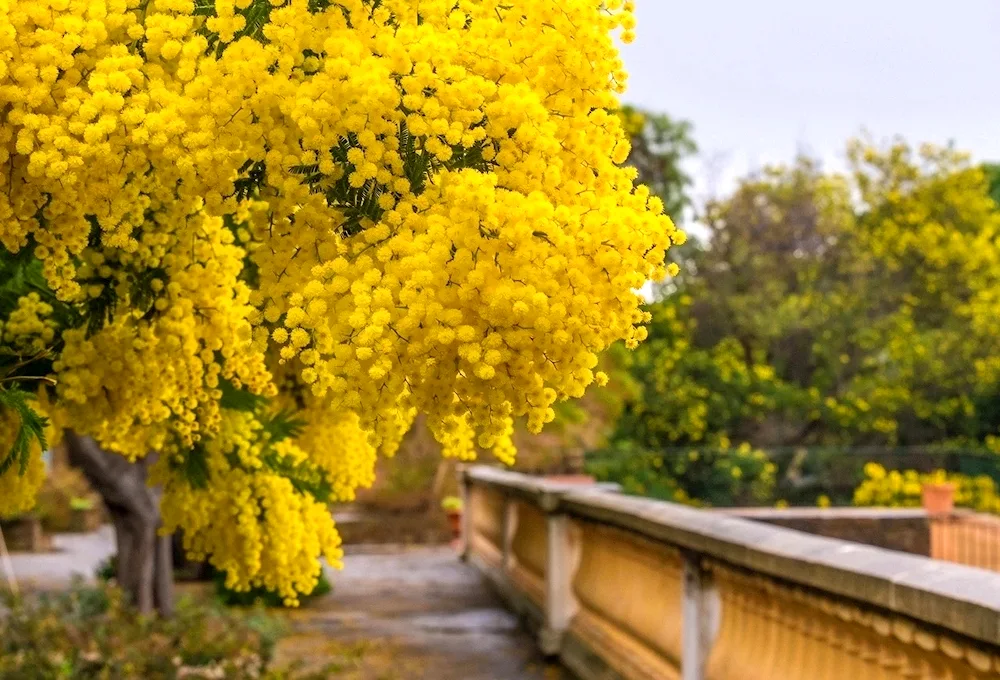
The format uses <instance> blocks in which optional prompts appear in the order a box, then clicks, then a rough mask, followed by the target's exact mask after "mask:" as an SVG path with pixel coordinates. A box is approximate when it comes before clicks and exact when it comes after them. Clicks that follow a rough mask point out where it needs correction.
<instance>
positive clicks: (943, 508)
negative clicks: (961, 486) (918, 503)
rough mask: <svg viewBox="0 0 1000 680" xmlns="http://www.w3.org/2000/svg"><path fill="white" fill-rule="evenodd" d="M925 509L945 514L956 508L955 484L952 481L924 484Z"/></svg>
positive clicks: (923, 498)
mask: <svg viewBox="0 0 1000 680" xmlns="http://www.w3.org/2000/svg"><path fill="white" fill-rule="evenodd" d="M922 500H923V505H924V510H926V511H927V512H929V513H934V514H943V513H949V512H951V511H952V510H954V509H955V485H954V484H952V483H950V482H945V483H937V484H924V486H923V489H922Z"/></svg>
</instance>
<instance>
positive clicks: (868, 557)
mask: <svg viewBox="0 0 1000 680" xmlns="http://www.w3.org/2000/svg"><path fill="white" fill-rule="evenodd" d="M463 493H464V494H465V497H466V505H465V507H466V508H467V512H466V515H465V530H464V547H463V553H464V555H465V556H466V557H467V558H468V559H469V560H470V561H471V562H473V563H474V564H476V565H477V566H478V567H479V568H480V569H481V570H482V571H483V572H484V573H485V574H486V575H487V576H488V577H489V578H490V580H491V581H492V582H493V583H494V584H495V585H496V586H497V588H498V590H499V591H500V592H501V594H502V595H503V596H504V597H505V599H506V600H507V601H508V603H509V604H510V605H511V606H512V607H513V608H514V609H515V610H516V611H518V612H519V613H520V614H522V615H523V617H524V619H525V621H526V622H527V623H528V625H529V626H530V627H531V628H533V629H534V630H535V631H536V632H537V633H538V639H539V643H540V645H541V647H542V649H543V651H545V652H546V653H548V654H551V655H556V656H558V657H560V658H561V659H562V661H563V662H564V664H565V665H566V666H567V667H569V668H570V669H571V670H572V671H574V672H575V673H576V674H577V675H578V676H579V677H581V678H583V679H584V680H588V679H594V680H596V679H598V678H600V679H601V680H605V679H610V678H626V679H636V680H639V679H642V680H648V679H651V678H654V679H659V678H663V679H671V678H683V680H696V679H697V680H700V679H702V678H709V679H711V680H793V679H795V680H800V679H808V680H834V679H835V678H836V679H837V680H840V679H841V678H845V679H848V680H869V679H872V680H876V679H877V680H883V679H895V678H899V679H900V680H902V679H912V680H942V679H956V680H957V679H959V678H961V679H962V680H980V679H985V678H1000V575H998V574H993V573H990V572H986V571H983V570H980V569H973V568H970V567H966V566H962V565H958V564H950V563H947V562H942V561H939V560H934V559H930V558H926V557H920V556H916V555H908V554H905V553H900V552H896V551H892V550H885V549H882V548H876V547H870V546H865V545H860V544H857V543H852V542H848V541H842V540H838V539H833V538H825V537H820V536H813V535H810V534H806V533H802V532H799V531H795V530H791V529H785V528H781V527H775V526H769V525H767V524H763V523H760V522H754V521H750V520H746V519H741V518H737V517H732V516H728V515H724V514H719V513H712V512H706V511H701V510H696V509H692V508H687V507H683V506H679V505H675V504H672V503H665V502H662V501H655V500H649V499H643V498H635V497H628V496H623V495H621V494H618V493H615V492H614V491H612V490H610V489H608V488H606V487H602V486H599V485H593V486H587V487H582V486H579V485H570V484H565V483H554V482H546V481H544V480H540V479H538V478H532V477H529V476H526V475H520V474H516V473H512V472H507V471H502V470H497V469H493V468H487V467H472V468H469V469H467V470H465V471H464V472H463Z"/></svg>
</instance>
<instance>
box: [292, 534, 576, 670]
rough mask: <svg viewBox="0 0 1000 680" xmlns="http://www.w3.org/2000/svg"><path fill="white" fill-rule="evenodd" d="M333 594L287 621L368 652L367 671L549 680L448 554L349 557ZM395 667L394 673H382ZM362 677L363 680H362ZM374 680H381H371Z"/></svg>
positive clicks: (479, 583) (474, 577) (309, 634)
mask: <svg viewBox="0 0 1000 680" xmlns="http://www.w3.org/2000/svg"><path fill="white" fill-rule="evenodd" d="M330 577H331V582H332V583H333V584H334V591H333V593H331V594H330V595H327V596H325V597H324V598H322V599H321V600H318V601H315V602H314V603H313V604H312V605H311V606H310V607H308V608H306V609H303V610H302V611H301V612H296V613H293V614H292V615H291V616H292V618H293V620H294V621H295V629H296V631H297V633H298V634H299V636H300V637H305V638H308V639H313V640H315V641H316V644H318V645H322V644H325V643H327V642H330V641H335V642H338V643H367V651H366V652H365V664H366V665H368V666H370V667H371V668H372V669H373V672H374V669H376V668H385V667H392V668H394V669H395V670H394V673H395V675H386V676H384V677H390V678H406V679H407V680H409V679H411V678H412V679H414V680H423V679H426V680H543V679H545V680H550V679H554V678H559V677H561V676H560V675H559V673H558V671H557V670H555V669H551V668H547V666H546V664H545V663H544V661H543V659H542V658H541V656H540V655H539V653H538V652H537V651H536V647H535V644H534V641H533V640H532V639H531V637H530V636H529V635H528V634H527V633H525V632H523V631H522V629H521V628H520V626H519V624H518V620H517V618H516V617H515V616H513V615H512V614H509V613H508V612H507V611H506V610H505V609H504V608H503V607H502V606H501V604H500V601H499V600H498V599H497V597H496V596H495V595H494V594H493V593H492V592H491V591H490V590H489V589H488V588H487V587H486V586H485V584H484V582H483V579H482V577H481V576H480V574H479V573H478V572H477V571H476V569H475V568H473V567H472V566H471V565H468V564H464V563H462V562H460V561H459V560H458V557H457V555H456V553H455V551H454V550H451V549H449V548H447V547H409V548H401V547H385V548H381V549H365V550H363V551H361V550H360V549H359V551H352V552H351V553H350V554H348V555H347V556H346V557H345V559H344V569H343V570H342V571H336V572H333V573H331V574H330ZM388 662H393V663H388ZM365 677H367V676H365ZM371 677H372V678H373V679H374V678H376V677H382V676H379V675H372V676H371Z"/></svg>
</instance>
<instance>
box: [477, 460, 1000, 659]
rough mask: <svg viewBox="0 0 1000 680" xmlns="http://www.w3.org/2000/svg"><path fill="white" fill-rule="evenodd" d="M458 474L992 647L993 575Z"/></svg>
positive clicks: (509, 478)
mask: <svg viewBox="0 0 1000 680" xmlns="http://www.w3.org/2000/svg"><path fill="white" fill-rule="evenodd" d="M462 474H463V476H464V478H465V479H466V480H467V481H469V482H470V483H472V484H474V485H484V486H489V487H495V488H498V489H500V490H502V491H503V492H504V493H506V494H509V495H514V496H518V497H521V498H523V499H525V500H529V501H532V502H534V503H536V504H537V505H539V506H541V507H542V508H543V509H544V510H546V511H547V512H553V511H556V510H561V511H564V512H566V513H567V514H570V515H573V516H575V517H579V518H583V519H587V520H591V521H595V522H599V523H602V524H607V525H611V526H615V527H618V528H620V529H624V530H627V531H632V532H635V533H637V534H639V535H641V536H644V537H646V538H649V539H652V540H655V541H659V542H662V543H666V544H669V545H672V546H675V547H678V548H681V549H683V550H687V551H690V552H694V553H697V554H699V555H702V556H704V557H707V558H710V559H713V560H718V561H720V562H724V563H726V564H729V565H732V566H735V567H738V568H743V569H746V570H748V571H751V572H754V573H757V574H762V575H767V576H770V577H773V578H776V579H780V580H783V581H785V582H788V583H792V584H797V585H801V586H805V587H807V588H811V589H814V590H816V591H819V592H823V593H827V594H831V595H835V596H840V597H845V598H849V599H851V600H854V601H855V602H858V603H862V604H868V605H872V606H874V607H877V608H880V609H883V610H886V611H889V612H894V613H897V614H901V615H904V616H907V617H910V618H912V619H916V620H918V621H921V622H924V623H927V624H930V625H933V626H938V627H940V628H943V629H946V630H949V631H952V632H954V633H957V634H960V635H964V636H968V637H970V638H974V639H976V640H981V641H984V642H987V643H989V644H992V645H998V646H1000V574H994V573H992V572H987V571H984V570H981V569H976V568H973V567H966V566H963V565H958V564H952V563H950V562H943V561H940V560H933V559H930V558H928V557H922V556H917V555H909V554H906V553H901V552H897V551H893V550H886V549H883V548H876V547H872V546H867V545H862V544H859V543H853V542H850V541H843V540H840V539H835V538H826V537H822V536H815V535H812V534H807V533H804V532H801V531H796V530H794V529H786V528H783V527H776V526H771V525H768V524H764V523H761V522H755V521H752V520H749V519H743V518H741V517H734V516H732V515H730V514H726V513H720V512H706V511H703V510H698V509H695V508H689V507H686V506H682V505H678V504H675V503H668V502H665V501H659V500H653V499H648V498H638V497H633V496H624V495H620V494H617V493H607V492H606V491H604V490H602V489H600V488H589V489H581V488H580V487H579V486H576V485H561V484H558V483H553V482H546V481H542V480H539V479H537V478H533V477H530V476H528V475H522V474H518V473H514V472H509V471H506V470H499V469H495V468H488V467H485V466H475V467H471V468H467V469H465V470H464V471H463V472H462Z"/></svg>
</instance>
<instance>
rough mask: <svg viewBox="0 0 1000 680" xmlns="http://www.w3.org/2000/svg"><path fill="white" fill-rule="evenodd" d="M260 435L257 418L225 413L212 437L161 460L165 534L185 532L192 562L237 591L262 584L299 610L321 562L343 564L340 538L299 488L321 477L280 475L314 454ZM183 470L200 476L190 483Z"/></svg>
mask: <svg viewBox="0 0 1000 680" xmlns="http://www.w3.org/2000/svg"><path fill="white" fill-rule="evenodd" d="M262 429H263V426H262V424H261V423H260V422H259V420H258V419H257V418H256V417H255V416H254V415H253V414H252V413H245V412H241V411H233V410H229V409H226V410H223V412H222V418H221V421H220V427H219V431H218V434H217V435H216V436H215V437H214V438H212V439H211V440H208V441H207V442H206V444H205V446H204V447H199V448H197V449H195V450H193V451H175V452H173V453H171V454H169V455H166V456H164V457H162V458H161V459H160V460H159V461H158V462H157V465H156V467H155V468H154V475H153V478H154V481H155V482H157V483H159V484H162V485H163V492H164V493H163V500H162V503H161V509H162V513H163V529H164V531H168V532H170V531H174V530H176V529H179V528H183V530H184V547H185V549H186V550H187V551H188V553H189V554H190V555H191V556H192V557H194V558H196V559H206V558H207V559H208V560H209V561H210V562H211V563H212V564H213V565H215V566H216V567H217V568H219V569H221V570H224V571H225V572H226V577H227V578H226V585H227V587H229V588H231V589H233V590H249V589H250V588H252V587H255V586H263V587H265V588H267V589H268V590H272V591H274V592H277V593H279V594H280V595H281V596H282V597H284V598H285V600H286V602H288V603H289V604H295V603H296V602H297V594H298V593H309V592H312V590H313V588H314V587H315V586H316V583H317V580H318V578H319V573H320V563H319V561H318V558H319V557H325V558H326V559H327V561H329V562H330V563H331V564H333V565H338V564H339V561H340V558H341V556H342V553H341V550H340V547H339V546H340V537H339V535H338V534H337V531H336V529H335V528H334V525H333V517H332V516H331V514H330V511H329V509H328V508H327V506H326V504H325V503H321V502H319V501H317V500H316V499H315V498H314V497H313V496H312V495H311V494H309V493H305V492H303V491H301V490H299V489H298V488H296V484H295V481H294V480H297V481H298V482H299V483H300V484H303V483H304V484H309V483H315V482H316V478H315V477H313V478H310V475H309V474H308V472H309V471H308V470H307V471H306V472H307V474H305V475H291V476H289V475H283V474H281V473H280V472H279V471H276V469H278V470H280V469H281V468H282V467H287V468H295V467H298V466H303V465H307V464H308V463H309V462H312V461H310V457H309V455H308V454H307V453H306V452H305V451H303V450H302V449H300V448H299V447H298V446H296V445H295V444H294V442H292V441H289V440H283V441H280V442H275V443H272V442H270V441H269V439H268V436H267V435H266V433H263V432H262ZM327 443H328V444H333V442H327ZM185 467H187V468H188V469H190V468H191V467H195V468H197V469H199V470H202V473H201V475H202V478H200V479H196V481H192V480H191V478H190V474H185V473H184V472H183V470H184V468H185Z"/></svg>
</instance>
